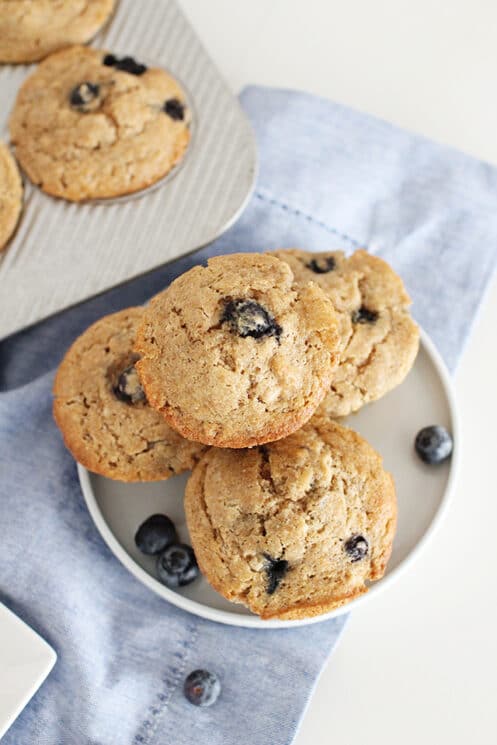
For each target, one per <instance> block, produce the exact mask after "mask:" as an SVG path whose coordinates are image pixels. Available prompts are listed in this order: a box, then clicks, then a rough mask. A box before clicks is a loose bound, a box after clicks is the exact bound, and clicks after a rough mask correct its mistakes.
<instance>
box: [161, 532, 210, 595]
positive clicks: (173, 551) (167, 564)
mask: <svg viewBox="0 0 497 745" xmlns="http://www.w3.org/2000/svg"><path fill="white" fill-rule="evenodd" d="M199 574H200V571H199V568H198V564H197V560H196V558H195V554H194V553H193V549H192V548H191V546H186V545H185V544H184V543H173V544H171V545H170V546H168V547H167V548H166V550H165V551H163V552H162V553H161V554H159V556H158V557H157V576H158V578H159V580H160V581H161V582H162V584H163V585H166V587H169V588H170V589H171V590H175V589H176V588H178V587H184V586H185V585H189V584H190V582H193V581H194V580H195V579H197V577H198V576H199Z"/></svg>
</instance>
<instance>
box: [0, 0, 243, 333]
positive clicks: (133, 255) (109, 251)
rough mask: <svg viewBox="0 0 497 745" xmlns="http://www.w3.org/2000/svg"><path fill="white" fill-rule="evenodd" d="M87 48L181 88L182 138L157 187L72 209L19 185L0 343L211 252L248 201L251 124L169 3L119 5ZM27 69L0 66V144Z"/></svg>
mask: <svg viewBox="0 0 497 745" xmlns="http://www.w3.org/2000/svg"><path fill="white" fill-rule="evenodd" d="M92 46H94V47H97V48H102V49H108V50H109V51H112V52H113V53H116V54H117V55H119V56H122V55H131V56H133V57H135V58H136V59H137V60H139V61H144V62H146V63H151V64H153V65H155V66H159V67H164V68H165V69H166V70H168V71H169V72H170V73H171V74H172V75H173V76H174V77H175V78H176V79H177V80H178V82H179V83H180V85H181V86H182V87H183V89H184V91H185V93H186V95H187V99H188V101H187V102H188V104H189V106H190V108H191V111H192V124H191V126H192V138H191V140H190V143H189V146H188V150H187V152H186V154H185V157H184V158H183V161H182V162H181V163H180V164H179V165H178V166H177V167H176V168H175V169H173V170H172V171H171V172H170V173H169V174H167V175H166V176H165V177H164V178H163V179H161V180H160V181H159V182H157V183H156V184H153V185H152V186H150V187H148V188H147V189H144V190H142V191H140V192H136V193H134V194H131V195H128V196H125V197H118V198H116V199H105V200H96V201H95V202H87V203H84V204H73V203H70V202H66V201H64V200H61V199H55V198H53V197H50V196H48V195H46V194H44V193H43V192H41V191H40V190H39V189H38V188H37V187H35V186H33V185H32V184H31V183H30V182H29V180H28V179H26V178H25V179H24V186H25V192H24V209H23V212H22V215H21V220H20V223H19V226H18V228H17V231H16V233H15V235H14V237H13V238H12V239H11V241H10V242H9V244H8V245H7V247H6V248H5V250H4V251H3V252H0V338H4V337H6V336H8V335H10V334H12V333H14V332H15V331H18V330H20V329H21V328H24V327H25V326H29V325H31V324H33V323H35V322H37V321H40V320H41V319H43V318H46V317H47V316H49V315H52V314H53V313H56V312H57V311H60V310H62V309H63V308H67V307H69V306H71V305H74V304H76V303H79V302H81V301H83V300H86V299H87V298H89V297H91V296H93V295H96V294H97V293H100V292H103V291H104V290H107V289H109V288H111V287H114V286H115V285H118V284H121V283H122V282H125V281H127V280H129V279H132V278H133V277H136V276H138V275H140V274H143V273H145V272H148V271H150V270H151V269H154V268H156V267H158V266H160V265H162V264H165V263H167V262H169V261H172V260H174V259H177V258H179V257H181V256H184V255H185V254H188V253H191V252H192V251H195V250H196V249H198V248H200V247H201V246H204V245H206V244H207V243H210V242H211V241H213V240H214V239H215V238H217V237H218V236H219V235H220V234H221V233H223V232H224V231H225V230H226V229H227V228H228V227H229V226H230V225H231V224H232V223H233V222H234V221H235V219H236V218H237V217H238V215H239V214H240V213H241V211H242V210H243V208H244V206H245V204H246V203H247V201H248V199H249V197H250V194H251V192H252V189H253V186H254V183H255V177H256V170H257V154H256V145H255V139H254V135H253V132H252V129H251V126H250V124H249V122H248V120H247V118H246V116H245V114H244V113H243V111H242V110H241V108H240V105H239V104H238V101H237V100H236V98H235V97H234V96H233V94H232V93H231V92H230V90H229V89H228V87H227V85H226V83H225V82H224V81H223V79H222V78H221V76H220V75H219V73H218V71H217V70H216V68H215V66H214V64H213V62H212V61H211V59H210V58H209V56H208V55H207V53H206V51H205V50H204V49H203V47H202V45H201V43H200V41H199V39H198V38H197V36H196V34H195V32H194V30H193V29H192V27H191V26H190V24H189V23H188V21H187V20H186V19H185V17H184V16H183V14H182V13H181V11H180V10H179V8H178V6H177V4H176V2H175V1H174V0H141V2H140V3H136V2H134V0H120V1H119V3H118V7H117V10H116V12H115V14H114V16H113V18H112V19H111V21H110V22H109V24H108V25H106V27H105V28H104V30H103V31H102V32H101V33H100V34H99V35H98V36H97V37H95V39H94V41H93V42H92ZM32 69H34V68H33V66H26V65H21V66H19V65H17V66H13V65H3V66H0V137H1V138H2V139H4V140H5V141H7V142H8V140H9V136H8V118H9V114H10V111H11V109H12V106H13V104H14V101H15V97H16V94H17V91H18V89H19V87H20V85H21V84H22V82H23V80H24V79H25V78H26V77H27V75H29V74H30V72H31V71H32Z"/></svg>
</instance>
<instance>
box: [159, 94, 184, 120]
mask: <svg viewBox="0 0 497 745" xmlns="http://www.w3.org/2000/svg"><path fill="white" fill-rule="evenodd" d="M163 109H164V111H165V112H166V114H167V115H168V116H170V117H171V119H174V120H175V121H182V120H183V119H184V118H185V106H184V104H182V103H181V101H180V100H179V98H170V99H169V100H168V101H166V103H165V104H164V106H163Z"/></svg>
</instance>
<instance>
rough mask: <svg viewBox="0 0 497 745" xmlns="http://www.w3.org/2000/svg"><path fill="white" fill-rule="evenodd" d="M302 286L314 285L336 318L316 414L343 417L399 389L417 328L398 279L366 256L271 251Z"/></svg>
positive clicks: (414, 349)
mask: <svg viewBox="0 0 497 745" xmlns="http://www.w3.org/2000/svg"><path fill="white" fill-rule="evenodd" d="M274 255H275V256H278V258H280V259H282V260H284V261H286V262H287V263H288V265H289V266H290V267H291V269H292V271H293V273H294V275H295V278H296V279H297V280H298V281H299V282H302V283H307V282H309V281H310V280H314V282H317V284H318V285H319V286H320V287H321V288H322V289H323V291H324V292H325V293H326V295H327V296H328V297H329V298H330V299H331V301H332V302H333V305H334V308H335V310H336V312H337V315H338V321H339V329H340V338H341V353H340V364H339V365H338V367H337V369H336V370H335V372H334V374H333V378H332V381H331V386H330V390H329V392H328V395H327V396H326V398H325V400H324V402H323V404H322V406H321V408H320V411H321V412H322V413H323V414H326V415H328V416H330V417H342V416H347V414H350V413H351V412H353V411H357V410H358V409H360V408H361V407H362V406H364V404H367V403H369V402H370V401H375V400H377V399H378V398H381V396H384V395H385V393H388V391H390V390H392V388H395V387H396V386H397V385H399V384H400V383H401V382H402V381H403V380H404V378H405V377H406V375H407V373H408V372H409V370H410V369H411V367H412V366H413V364H414V360H415V359H416V355H417V353H418V347H419V329H418V326H417V325H416V323H415V322H414V321H413V319H412V318H411V316H410V314H409V306H410V304H411V300H410V298H409V295H408V294H407V292H406V290H405V287H404V285H403V283H402V280H401V279H400V277H399V276H398V275H397V274H396V273H395V272H394V271H393V269H392V268H391V267H390V266H389V265H388V264H387V263H386V262H385V261H383V260H382V259H379V258H378V257H376V256H372V255H371V254H369V253H368V252H367V251H362V250H361V251H356V252H355V253H354V254H352V256H350V257H349V258H347V257H346V256H345V255H344V254H343V252H342V251H332V252H329V253H308V252H306V251H299V250H292V249H289V250H281V251H275V252H274Z"/></svg>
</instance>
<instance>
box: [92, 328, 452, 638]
mask: <svg viewBox="0 0 497 745" xmlns="http://www.w3.org/2000/svg"><path fill="white" fill-rule="evenodd" d="M420 344H421V346H423V348H424V351H425V352H426V353H427V354H428V357H429V358H430V361H431V362H432V364H433V365H434V367H435V370H436V372H437V374H438V376H439V379H440V381H441V383H442V387H443V389H444V393H445V395H446V398H447V404H448V409H449V414H450V419H451V430H452V437H453V441H454V449H453V452H452V458H451V461H450V471H449V476H448V479H447V484H446V487H445V490H444V493H443V496H442V499H441V501H440V504H439V506H438V509H437V511H436V512H435V514H434V516H433V519H432V521H431V523H430V524H429V526H428V528H427V529H426V531H425V533H424V534H423V536H422V537H421V538H420V540H419V541H418V543H417V544H416V545H415V547H414V548H413V549H412V551H411V552H410V553H409V554H408V555H407V556H406V557H405V558H404V559H403V560H402V561H401V562H400V563H399V564H398V565H397V566H396V567H395V569H393V570H392V572H390V574H388V575H387V576H386V577H383V578H382V579H381V580H379V581H378V582H375V583H374V585H372V586H371V588H370V589H369V591H368V592H367V593H365V594H363V595H360V596H359V597H357V598H355V599H354V600H351V601H350V602H349V603H346V604H345V605H342V606H340V607H339V608H335V609H334V610H331V611H329V612H328V613H323V614H322V615H319V616H313V617H311V618H302V619H298V620H280V619H269V620H263V619H262V618H260V617H259V616H256V615H246V616H245V615H242V614H239V613H234V612H231V611H227V610H218V609H216V608H211V607H209V606H206V605H203V604H202V603H200V602H198V601H197V600H192V599H190V598H186V597H184V596H183V595H180V594H179V593H176V592H174V590H170V589H169V588H167V587H165V585H162V584H160V582H159V581H158V580H157V579H155V578H154V577H152V576H151V575H150V574H148V572H147V571H145V569H142V567H141V566H139V564H137V563H136V561H135V560H134V559H133V558H132V557H131V556H130V555H129V554H128V552H127V551H126V549H125V548H124V547H123V546H122V545H121V544H120V543H119V541H118V540H117V538H116V537H115V536H114V534H113V533H112V531H111V529H110V528H109V526H108V524H107V522H106V520H105V518H104V517H103V514H102V512H101V510H100V507H99V505H98V503H97V500H96V497H95V494H94V491H93V488H92V485H91V480H90V479H91V474H90V472H89V471H88V470H87V469H86V468H85V467H84V466H82V465H81V464H80V463H78V464H77V469H78V477H79V482H80V486H81V491H82V493H83V497H84V500H85V503H86V506H87V508H88V511H89V513H90V516H91V518H92V520H93V522H94V524H95V526H96V528H97V530H98V532H99V533H100V535H101V537H102V539H103V540H104V542H105V543H106V545H107V547H108V548H109V549H110V550H111V552H112V553H113V554H114V556H115V557H116V558H117V559H118V560H119V561H120V562H121V564H122V565H123V566H124V567H125V568H126V569H127V570H128V571H129V572H130V573H131V574H132V575H133V576H134V577H135V578H136V579H137V580H139V581H140V582H141V583H142V584H144V585H145V586H146V587H148V588H149V589H150V590H152V592H154V593H155V594H156V595H158V596H159V597H161V598H162V599H163V600H166V601H168V602H170V603H172V605H175V606H176V607H178V608H181V609H182V610H184V611H187V612H188V613H191V614H193V615H195V616H198V617H200V618H205V619H207V620H209V621H215V622H216V623H222V624H225V625H228V626H242V627H245V628H256V629H281V628H297V627H299V626H308V625H311V624H314V623H321V622H322V621H327V620H330V619H332V618H338V617H339V616H342V615H345V614H348V613H350V612H351V611H352V610H353V609H355V608H358V607H359V606H360V605H362V604H363V603H364V602H366V601H368V600H369V599H370V598H372V597H375V596H376V595H378V594H379V593H380V592H383V591H384V590H385V589H386V588H388V587H390V586H391V585H392V584H393V583H394V582H396V581H397V580H398V578H399V577H401V576H402V575H403V574H404V572H405V571H406V570H408V569H409V567H411V566H412V564H413V563H414V562H415V561H416V559H417V557H418V556H419V555H420V554H421V552H422V551H423V549H424V548H425V546H426V545H427V544H428V543H429V541H430V540H431V538H432V537H433V535H434V534H435V532H436V531H437V530H438V528H439V527H440V525H441V523H442V521H443V518H444V517H445V515H446V514H447V509H448V507H449V503H450V501H451V498H452V494H453V492H454V486H455V484H456V481H457V474H458V472H459V464H460V463H459V452H460V450H461V439H460V437H461V435H460V427H459V415H458V411H457V404H456V396H455V392H454V386H453V383H452V378H451V377H450V373H449V370H448V368H447V366H446V364H445V362H444V360H443V359H442V356H441V355H440V352H439V351H438V349H437V348H436V346H435V344H434V342H433V341H432V340H431V338H430V336H429V335H428V334H427V332H426V331H424V329H422V328H421V327H420Z"/></svg>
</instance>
